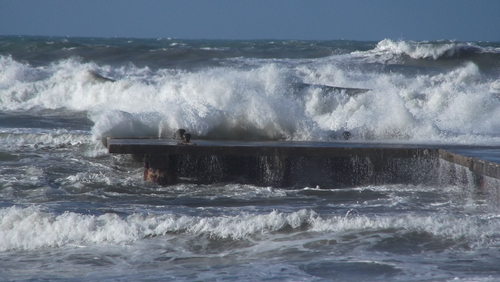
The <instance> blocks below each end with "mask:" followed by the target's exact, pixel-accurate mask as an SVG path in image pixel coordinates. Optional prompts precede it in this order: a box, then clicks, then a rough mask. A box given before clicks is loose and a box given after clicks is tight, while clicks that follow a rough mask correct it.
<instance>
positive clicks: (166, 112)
mask: <svg viewBox="0 0 500 282" xmlns="http://www.w3.org/2000/svg"><path fill="white" fill-rule="evenodd" d="M1 65H2V68H3V69H4V70H5V71H3V72H2V77H1V79H0V81H1V82H2V83H1V85H0V86H1V87H0V89H1V93H0V97H1V100H2V104H1V106H2V109H3V110H4V111H6V110H7V111H8V110H19V109H30V108H43V109H58V108H66V109H70V110H75V111H88V112H89V117H90V118H91V119H92V120H93V121H94V123H95V125H94V127H93V129H92V132H93V135H94V137H95V138H96V139H100V138H103V137H106V136H159V137H164V136H169V135H170V134H171V133H172V132H173V131H174V130H175V129H177V128H180V127H184V128H187V129H188V130H189V131H191V133H192V134H194V135H195V136H205V137H214V138H231V139H239V138H250V139H262V138H264V139H276V138H281V139H288V140H329V139H331V138H334V139H335V138H338V137H339V136H338V134H336V133H338V132H340V131H342V130H349V131H352V132H354V133H355V134H353V138H355V139H359V140H372V139H377V140H408V141H415V142H452V143H472V144H475V143H485V144H489V143H494V142H498V141H499V137H498V132H500V130H499V129H500V118H499V117H500V110H499V109H500V107H499V104H500V99H499V97H498V94H499V92H500V86H499V82H498V80H495V81H491V80H485V79H483V78H482V75H481V72H480V71H479V70H478V68H477V67H476V66H475V65H474V64H473V63H468V64H465V65H464V66H462V67H459V68H457V69H454V70H451V71H447V72H443V73H439V74H421V75H418V76H417V77H405V76H404V75H401V74H391V73H389V74H387V73H374V72H362V71H360V70H353V71H350V70H346V69H344V68H342V66H340V65H334V64H331V63H328V64H327V63H323V62H321V60H318V61H316V62H314V63H310V64H306V65H297V66H292V67H290V66H284V65H281V64H279V63H278V64H276V63H270V64H263V65H262V66H260V67H257V68H252V69H238V68H209V69H202V70H199V71H196V72H186V71H174V70H162V69H161V70H157V71H151V70H149V69H147V68H146V69H140V68H135V67H133V66H128V67H123V68H122V69H114V70H111V69H110V68H109V67H106V66H104V67H100V66H97V65H95V64H93V63H81V62H79V61H77V60H73V59H70V60H65V61H60V62H57V63H54V64H52V65H50V66H48V67H38V68H34V67H30V66H29V65H26V64H22V63H18V62H15V61H13V59H11V58H8V57H2V58H1ZM95 72H98V73H104V74H106V75H108V76H110V77H111V78H113V79H116V80H117V81H116V82H114V83H113V82H108V81H99V79H96V77H95V75H93V74H94V73H95ZM314 78H317V79H314ZM297 79H300V80H303V81H306V82H308V83H317V84H332V85H343V86H345V85H348V86H355V87H365V88H371V89H373V90H372V91H370V92H368V93H365V94H358V95H356V96H349V95H346V94H345V93H338V92H337V93H336V92H334V93H324V91H323V90H321V89H319V88H314V87H312V88H306V89H305V90H297V89H293V87H292V86H291V85H292V84H291V83H292V82H293V81H295V80H297Z"/></svg>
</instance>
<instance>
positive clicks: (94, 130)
mask: <svg viewBox="0 0 500 282" xmlns="http://www.w3.org/2000/svg"><path fill="white" fill-rule="evenodd" d="M330 86H334V87H340V88H337V89H336V90H335V91H330V90H331V88H329V87H330ZM347 88H350V89H347ZM352 88H355V89H358V90H359V89H362V90H363V91H352V90H353V89H352ZM179 128H185V129H186V130H188V131H189V132H190V133H191V134H192V136H193V137H192V138H193V140H194V142H196V139H208V140H252V141H259V140H266V141H267V140H280V141H285V142H286V141H294V142H297V141H307V142H357V143H366V144H374V143H377V144H385V145H391V144H398V146H399V145H401V144H403V145H405V144H408V145H412V146H415V145H426V146H429V145H432V146H454V145H460V146H470V147H472V148H474V147H475V146H477V147H481V148H485V147H486V148H488V147H491V148H492V149H491V150H496V147H498V144H500V42H458V41H449V40H442V41H421V42H413V41H403V40H390V39H384V40H381V41H378V42H368V41H349V40H331V41H300V40H286V41H283V40H253V41H231V40H180V39H173V38H157V39H156V38H155V39H137V38H74V37H29V36H0V280H2V281H14V280H15V281H69V280H71V281H132V280H133V281H227V280H230V281H264V280H265V281H498V280H499V279H500V205H499V201H500V198H499V197H498V195H497V194H496V192H495V191H494V192H492V191H484V190H481V189H478V188H477V187H474V185H470V184H467V183H460V182H457V183H458V184H440V185H433V186H430V185H427V184H405V183H401V184H398V183H395V184H386V185H368V186H361V187H349V188H338V186H336V185H335V183H332V184H331V187H328V186H322V187H307V186H297V185H295V186H293V187H290V188H276V187H260V186H255V185H251V184H248V183H246V184H244V183H243V184H242V183H212V184H194V183H188V182H186V183H182V182H181V183H179V184H176V185H170V186H159V185H157V184H155V183H152V182H145V181H143V179H142V175H143V166H142V163H141V162H138V161H136V160H135V159H134V158H133V157H132V156H129V155H110V154H108V153H107V150H106V147H105V146H104V145H103V143H104V142H105V139H106V137H110V136H113V137H153V138H170V137H171V136H172V135H173V133H174V132H175V131H176V130H177V129H179ZM345 131H348V132H350V133H351V136H350V139H349V140H347V141H346V140H344V138H343V137H342V133H343V132H345ZM483 154H484V153H483ZM479 157H481V156H479ZM483 157H487V156H483Z"/></svg>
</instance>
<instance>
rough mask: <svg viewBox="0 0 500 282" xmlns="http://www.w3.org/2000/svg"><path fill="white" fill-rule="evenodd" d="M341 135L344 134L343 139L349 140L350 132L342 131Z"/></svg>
mask: <svg viewBox="0 0 500 282" xmlns="http://www.w3.org/2000/svg"><path fill="white" fill-rule="evenodd" d="M342 136H344V139H345V140H349V138H351V132H349V131H344V132H343V133H342Z"/></svg>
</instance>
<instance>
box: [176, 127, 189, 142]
mask: <svg viewBox="0 0 500 282" xmlns="http://www.w3.org/2000/svg"><path fill="white" fill-rule="evenodd" d="M184 133H186V130H185V129H182V128H180V129H177V130H176V131H175V132H174V137H173V139H178V140H183V139H184Z"/></svg>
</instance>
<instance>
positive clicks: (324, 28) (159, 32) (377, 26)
mask: <svg viewBox="0 0 500 282" xmlns="http://www.w3.org/2000/svg"><path fill="white" fill-rule="evenodd" d="M1 35H33V36H70V37H133V38H178V39H243V40H248V39H295V40H336V39H346V40H368V41H377V40H382V39H385V38H389V39H395V40H414V41H422V40H441V39H445V40H458V41H500V0H301V1H299V0H0V36H1Z"/></svg>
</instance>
